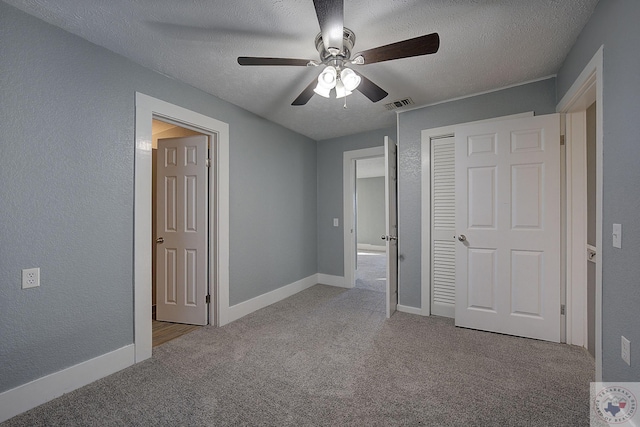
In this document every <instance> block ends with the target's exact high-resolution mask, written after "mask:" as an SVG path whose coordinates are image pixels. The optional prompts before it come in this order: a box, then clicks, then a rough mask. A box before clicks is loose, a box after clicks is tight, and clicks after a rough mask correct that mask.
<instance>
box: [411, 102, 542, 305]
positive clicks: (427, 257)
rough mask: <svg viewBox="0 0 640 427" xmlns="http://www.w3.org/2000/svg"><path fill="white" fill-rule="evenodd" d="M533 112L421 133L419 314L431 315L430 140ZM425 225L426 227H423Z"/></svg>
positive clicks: (521, 116)
mask: <svg viewBox="0 0 640 427" xmlns="http://www.w3.org/2000/svg"><path fill="white" fill-rule="evenodd" d="M532 116H533V111H530V112H526V113H520V114H513V115H510V116H503V117H496V118H492V119H486V120H478V121H474V122H467V123H458V124H455V125H451V126H443V127H439V128H433V129H424V130H423V131H422V133H421V149H420V151H421V165H420V170H421V174H422V176H421V181H420V182H421V213H420V218H421V221H420V222H421V224H422V235H421V244H420V247H421V252H422V260H421V264H422V268H421V279H420V281H421V286H420V293H421V308H420V314H421V315H423V316H430V315H431V140H432V139H439V138H445V137H450V136H455V129H456V127H458V126H466V125H472V124H480V123H486V122H490V121H495V120H508V119H519V118H523V117H532ZM425 224H426V225H425Z"/></svg>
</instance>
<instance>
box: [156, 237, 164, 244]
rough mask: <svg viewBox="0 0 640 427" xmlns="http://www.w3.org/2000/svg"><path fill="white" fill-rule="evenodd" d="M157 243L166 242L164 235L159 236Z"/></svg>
mask: <svg viewBox="0 0 640 427" xmlns="http://www.w3.org/2000/svg"><path fill="white" fill-rule="evenodd" d="M156 243H164V237H158V238H157V239H156Z"/></svg>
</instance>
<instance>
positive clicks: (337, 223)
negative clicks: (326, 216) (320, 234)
mask: <svg viewBox="0 0 640 427" xmlns="http://www.w3.org/2000/svg"><path fill="white" fill-rule="evenodd" d="M338 225H339V222H338V218H333V226H334V227H337V226H338Z"/></svg>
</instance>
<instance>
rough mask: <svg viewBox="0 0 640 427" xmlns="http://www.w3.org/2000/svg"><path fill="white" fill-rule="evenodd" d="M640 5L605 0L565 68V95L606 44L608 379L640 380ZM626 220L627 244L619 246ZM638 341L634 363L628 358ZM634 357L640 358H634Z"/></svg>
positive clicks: (561, 76)
mask: <svg viewBox="0 0 640 427" xmlns="http://www.w3.org/2000/svg"><path fill="white" fill-rule="evenodd" d="M639 17H640V2H638V1H636V0H602V1H600V2H599V3H598V5H597V6H596V9H595V11H594V13H593V15H592V16H591V19H590V20H589V22H588V23H587V25H586V26H585V27H584V29H583V30H582V33H581V34H580V36H579V37H578V40H577V41H576V44H575V45H574V46H573V48H572V49H571V52H570V53H569V55H568V56H567V58H566V60H565V63H564V65H563V66H562V68H561V69H560V72H559V73H558V99H562V97H563V96H564V95H565V94H566V93H567V91H568V89H569V87H570V86H571V84H572V83H573V82H574V81H575V79H576V78H577V76H578V75H579V73H580V72H581V71H582V70H583V69H584V67H585V66H586V65H587V63H588V62H589V60H591V58H592V57H593V55H594V54H595V53H596V51H597V50H598V49H599V48H600V46H602V45H604V50H603V56H604V70H603V105H602V111H603V121H604V122H603V129H602V130H603V151H604V153H603V155H604V160H603V224H602V226H603V233H602V234H603V248H601V251H602V276H603V277H602V345H603V379H604V381H640V362H638V360H640V359H638V357H637V355H638V354H639V352H640V347H638V344H639V343H640V316H639V315H638V313H639V312H640V284H639V279H638V278H639V277H640V263H639V262H638V260H640V216H639V215H638V212H640V195H639V191H638V183H639V182H640V168H638V159H640V137H639V135H640V120H639V118H640V72H638V70H640V55H638V46H640V26H638V18H639ZM613 223H619V224H622V232H623V237H622V249H615V248H613V247H612V238H611V229H612V224H613ZM620 335H624V336H625V337H626V338H628V339H629V340H631V363H632V366H628V365H627V364H626V363H624V362H623V361H622V359H621V358H620ZM634 354H635V355H636V357H634Z"/></svg>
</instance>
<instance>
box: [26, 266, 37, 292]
mask: <svg viewBox="0 0 640 427" xmlns="http://www.w3.org/2000/svg"><path fill="white" fill-rule="evenodd" d="M37 286H40V268H25V269H24V270H22V289H27V288H35V287H37Z"/></svg>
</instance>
